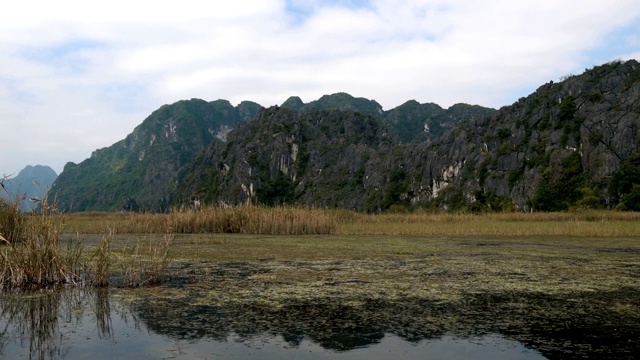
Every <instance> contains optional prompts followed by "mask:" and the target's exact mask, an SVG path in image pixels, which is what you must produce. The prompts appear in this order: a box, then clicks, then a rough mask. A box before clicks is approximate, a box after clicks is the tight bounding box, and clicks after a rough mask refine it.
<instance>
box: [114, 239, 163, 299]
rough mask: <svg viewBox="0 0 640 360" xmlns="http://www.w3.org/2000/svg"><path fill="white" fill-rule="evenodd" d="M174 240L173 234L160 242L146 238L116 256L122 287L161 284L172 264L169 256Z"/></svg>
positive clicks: (125, 248) (126, 247)
mask: <svg viewBox="0 0 640 360" xmlns="http://www.w3.org/2000/svg"><path fill="white" fill-rule="evenodd" d="M174 240H175V235H173V234H171V235H165V236H163V237H162V239H159V240H158V239H153V238H152V237H145V238H144V239H141V240H138V241H137V242H136V244H135V245H133V246H125V247H124V248H123V249H122V250H121V251H120V252H119V254H115V255H116V256H117V257H118V261H117V263H118V265H119V267H120V275H121V278H122V280H121V282H122V286H126V287H139V286H144V285H155V284H158V283H160V282H161V280H162V276H163V275H164V274H165V270H166V268H167V267H168V266H169V263H170V262H171V259H170V257H169V255H168V254H169V249H170V248H171V245H172V244H173V242H174Z"/></svg>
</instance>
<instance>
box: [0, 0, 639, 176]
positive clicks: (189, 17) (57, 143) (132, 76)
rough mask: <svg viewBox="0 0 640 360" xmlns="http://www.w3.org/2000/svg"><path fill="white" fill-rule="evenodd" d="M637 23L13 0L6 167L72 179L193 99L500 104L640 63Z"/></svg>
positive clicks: (358, 7) (437, 2)
mask: <svg viewBox="0 0 640 360" xmlns="http://www.w3.org/2000/svg"><path fill="white" fill-rule="evenodd" d="M287 9H289V10H291V11H287ZM639 19H640V3H638V2H637V1H635V0H617V1H608V2H603V1H593V0H587V1H584V0H583V1H578V0H566V1H557V0H556V1H549V0H545V1H537V2H519V1H508V0H491V1H483V2H479V1H471V0H458V1H456V0H415V1H401V0H395V1H389V0H372V1H368V2H367V1H348V0H336V1H328V2H327V1H317V0H289V1H281V0H246V1H240V2H226V3H221V2H211V1H198V0H186V1H181V2H175V1H171V2H169V1H154V2H151V1H134V2H132V1H126V2H125V1H122V0H114V1H111V2H101V3H95V2H94V3H90V2H86V1H72V0H60V1H57V2H50V1H29V0H25V1H21V2H12V3H10V4H6V5H5V6H4V7H3V11H2V12H1V13H0V64H1V65H2V66H0V97H1V98H0V127H1V128H2V131H1V132H0V142H1V143H2V144H3V145H4V146H5V148H10V149H12V152H13V153H15V156H11V157H7V156H3V157H2V158H0V171H5V172H16V171H19V170H20V169H21V168H22V167H23V166H25V165H27V164H29V163H31V164H34V163H46V164H50V165H53V166H54V167H55V168H56V170H58V171H60V170H62V165H63V164H64V163H65V162H66V161H76V162H77V161H81V160H83V159H84V158H86V157H88V156H89V155H90V154H91V152H92V151H93V150H95V149H96V148H99V147H104V146H108V145H110V144H112V143H113V142H115V141H117V140H119V139H122V138H123V137H124V136H126V134H127V133H129V132H131V131H132V130H133V128H134V127H135V126H136V125H138V124H139V123H140V122H141V121H142V120H143V119H144V118H145V117H146V116H147V115H148V114H150V113H151V111H153V110H155V109H156V108H158V107H159V106H160V105H162V104H163V103H172V102H175V101H177V100H180V99H184V98H192V97H199V98H203V99H207V100H215V99H218V98H225V99H229V100H230V101H231V102H232V103H238V102H240V101H242V100H253V101H257V102H259V103H261V104H263V105H267V106H268V105H273V104H279V103H282V102H283V101H284V100H285V99H286V98H287V97H288V96H290V95H299V96H301V97H302V98H303V100H304V101H312V100H315V99H317V98H319V97H320V96H322V95H323V94H328V93H333V92H338V91H346V92H349V93H352V94H353V95H355V96H363V97H368V98H373V99H375V100H377V101H378V102H380V103H381V104H382V105H383V106H384V107H385V108H391V107H395V106H397V105H399V104H401V103H403V102H404V101H406V100H409V99H416V100H418V101H420V102H431V101H433V102H437V103H439V104H441V105H444V106H449V105H452V104H453V103H456V102H469V103H478V104H481V105H485V106H494V107H499V106H502V105H507V104H509V103H510V102H512V101H515V100H516V99H517V98H519V97H520V96H525V95H527V94H528V92H530V91H532V90H534V89H535V88H536V87H538V86H539V85H541V84H542V83H544V82H547V81H549V80H552V79H554V80H555V79H557V78H558V77H559V76H561V75H564V74H567V73H579V72H581V71H582V69H584V68H585V67H591V66H593V65H597V62H594V61H595V60H594V59H598V60H597V61H600V60H599V59H601V58H605V59H608V60H611V59H615V58H630V57H634V58H638V57H639V55H640V52H639V50H638V47H639V46H640V45H639V44H638V35H637V31H633V29H634V28H635V29H636V30H637V26H634V24H637V23H638V20H639ZM626 27H629V29H631V30H630V31H629V32H627V33H625V32H624V31H623V30H621V29H625V28H626ZM614 31H617V32H621V34H618V33H616V37H617V38H621V39H622V40H621V41H619V44H618V43H616V44H611V41H610V40H611V39H609V38H607V36H608V34H612V33H613V32H614ZM27 136H28V137H29V138H30V139H33V140H30V141H23V139H24V138H25V137H27Z"/></svg>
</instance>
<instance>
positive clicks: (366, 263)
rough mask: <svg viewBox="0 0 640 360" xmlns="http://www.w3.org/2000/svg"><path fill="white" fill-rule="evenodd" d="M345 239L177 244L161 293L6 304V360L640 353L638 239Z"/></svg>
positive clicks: (90, 238)
mask: <svg viewBox="0 0 640 360" xmlns="http://www.w3.org/2000/svg"><path fill="white" fill-rule="evenodd" d="M632 223H635V221H633V222H632ZM565 225H566V226H567V227H568V228H569V227H571V226H574V225H575V224H572V223H571V222H567V223H565ZM463 226H464V225H463ZM628 226H629V225H628ZM630 226H635V225H630ZM409 228H410V227H409ZM341 232H342V233H337V234H331V235H251V234H179V235H177V236H176V237H175V239H174V240H173V243H172V245H171V248H170V251H169V256H170V259H171V261H170V263H169V265H168V267H167V268H166V269H165V271H164V273H163V279H162V281H161V282H159V284H158V285H154V286H141V287H134V288H125V287H118V286H110V287H108V288H89V287H86V288H85V287H77V286H75V287H74V286H66V287H56V288H50V289H40V290H36V291H26V292H25V291H24V290H18V289H12V290H3V292H2V296H1V299H0V309H1V313H0V326H1V327H0V357H2V356H5V357H7V358H34V359H49V358H51V359H54V358H83V357H91V358H94V359H95V358H99V356H101V355H99V354H108V355H105V356H107V357H109V358H201V359H212V358H220V357H222V358H287V357H288V358H310V359H314V358H322V359H326V358H368V359H375V358H389V357H390V356H394V357H395V356H400V357H403V358H424V357H425V356H430V357H431V358H436V359H438V358H442V359H448V358H459V359H480V358H502V359H545V358H546V359H580V358H618V359H624V358H629V359H631V358H635V354H637V353H638V352H639V351H640V344H639V342H638V339H640V296H639V295H640V257H639V255H640V242H639V240H637V237H634V236H618V237H616V236H608V237H602V236H593V237H589V236H548V235H544V236H543V235H522V236H504V235H483V234H478V233H475V234H466V235H464V236H460V235H455V236H447V235H443V236H441V235H434V234H427V235H421V234H418V235H416V234H414V233H413V230H412V231H411V232H412V233H411V234H408V235H406V234H405V235H402V234H394V235H376V234H353V233H347V231H341ZM139 236H140V235H134V234H118V235H115V236H113V240H112V244H111V246H112V248H113V249H114V252H115V253H116V254H117V253H118V251H119V249H125V248H126V247H127V246H128V244H130V243H131V242H132V241H135V238H136V237H139ZM144 236H145V237H146V236H148V235H144ZM77 237H79V238H80V240H81V241H82V243H83V244H84V245H85V246H86V247H87V248H88V249H89V250H90V249H91V248H93V247H97V246H99V245H98V244H99V243H100V238H101V235H92V234H80V235H70V234H69V233H67V234H65V235H63V236H62V240H61V241H62V242H64V241H68V240H69V239H71V238H77ZM114 261H115V260H114Z"/></svg>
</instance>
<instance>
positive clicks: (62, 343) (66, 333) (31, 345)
mask: <svg viewBox="0 0 640 360" xmlns="http://www.w3.org/2000/svg"><path fill="white" fill-rule="evenodd" d="M123 309H124V308H123ZM120 314H121V315H122V316H123V319H124V320H126V319H134V318H133V317H132V316H131V314H130V313H128V312H127V311H125V310H123V311H122V312H120ZM87 323H90V324H91V327H92V328H93V330H92V332H93V333H94V334H95V335H96V336H97V338H98V339H100V340H103V341H105V342H111V343H114V332H113V324H112V314H111V305H110V299H109V293H108V290H107V289H100V288H98V289H77V288H74V289H57V290H41V291H36V292H22V291H20V290H14V291H10V290H4V292H3V294H2V296H1V297H0V339H2V340H0V356H4V355H9V354H18V353H24V354H28V358H29V359H58V358H66V357H68V356H69V354H70V353H71V352H72V350H73V347H74V342H77V341H78V339H79V338H80V337H81V336H85V332H84V330H85V328H86V327H87V325H86V324H87ZM81 330H83V331H81ZM8 357H13V356H8Z"/></svg>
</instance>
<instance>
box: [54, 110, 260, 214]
mask: <svg viewBox="0 0 640 360" xmlns="http://www.w3.org/2000/svg"><path fill="white" fill-rule="evenodd" d="M259 108H260V105H258V104H255V103H251V102H243V103H241V104H240V105H238V106H237V107H233V106H232V105H231V104H230V103H229V102H228V101H225V100H218V101H213V102H206V101H204V100H199V99H192V100H184V101H179V102H177V103H174V104H172V105H164V106H162V107H161V108H159V109H158V110H156V111H154V112H153V113H152V114H151V115H150V116H149V117H147V118H146V119H145V120H144V121H143V122H142V124H140V125H139V126H137V127H136V128H135V129H134V130H133V132H132V133H131V134H129V135H128V136H127V137H126V138H125V139H123V140H121V141H119V142H117V143H115V144H113V145H112V146H110V147H107V148H103V149H99V150H96V151H95V152H94V153H93V154H92V155H91V157H90V158H89V159H86V160H85V161H83V162H82V163H80V164H74V163H68V164H67V165H66V166H65V168H64V171H63V172H62V174H60V176H59V177H58V179H57V180H56V182H55V183H54V185H53V187H52V192H53V193H55V194H56V195H57V198H58V205H59V207H60V208H61V209H64V210H66V211H87V210H111V211H113V210H130V211H138V210H147V211H164V210H166V209H167V208H168V207H169V205H170V204H171V203H172V201H173V196H174V192H175V189H174V188H175V185H176V181H177V180H178V178H179V174H180V171H181V169H182V168H183V167H184V166H185V165H187V164H189V163H191V162H192V161H193V159H194V157H195V156H196V155H197V154H198V152H200V151H201V150H202V149H203V148H204V147H205V146H207V145H209V144H210V143H212V142H215V141H220V142H222V141H224V140H225V139H226V137H227V135H228V133H229V132H230V131H231V129H233V128H234V127H235V126H237V124H238V123H240V122H241V121H246V120H247V119H250V118H252V117H253V116H255V114H256V113H257V111H258V109H259Z"/></svg>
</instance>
